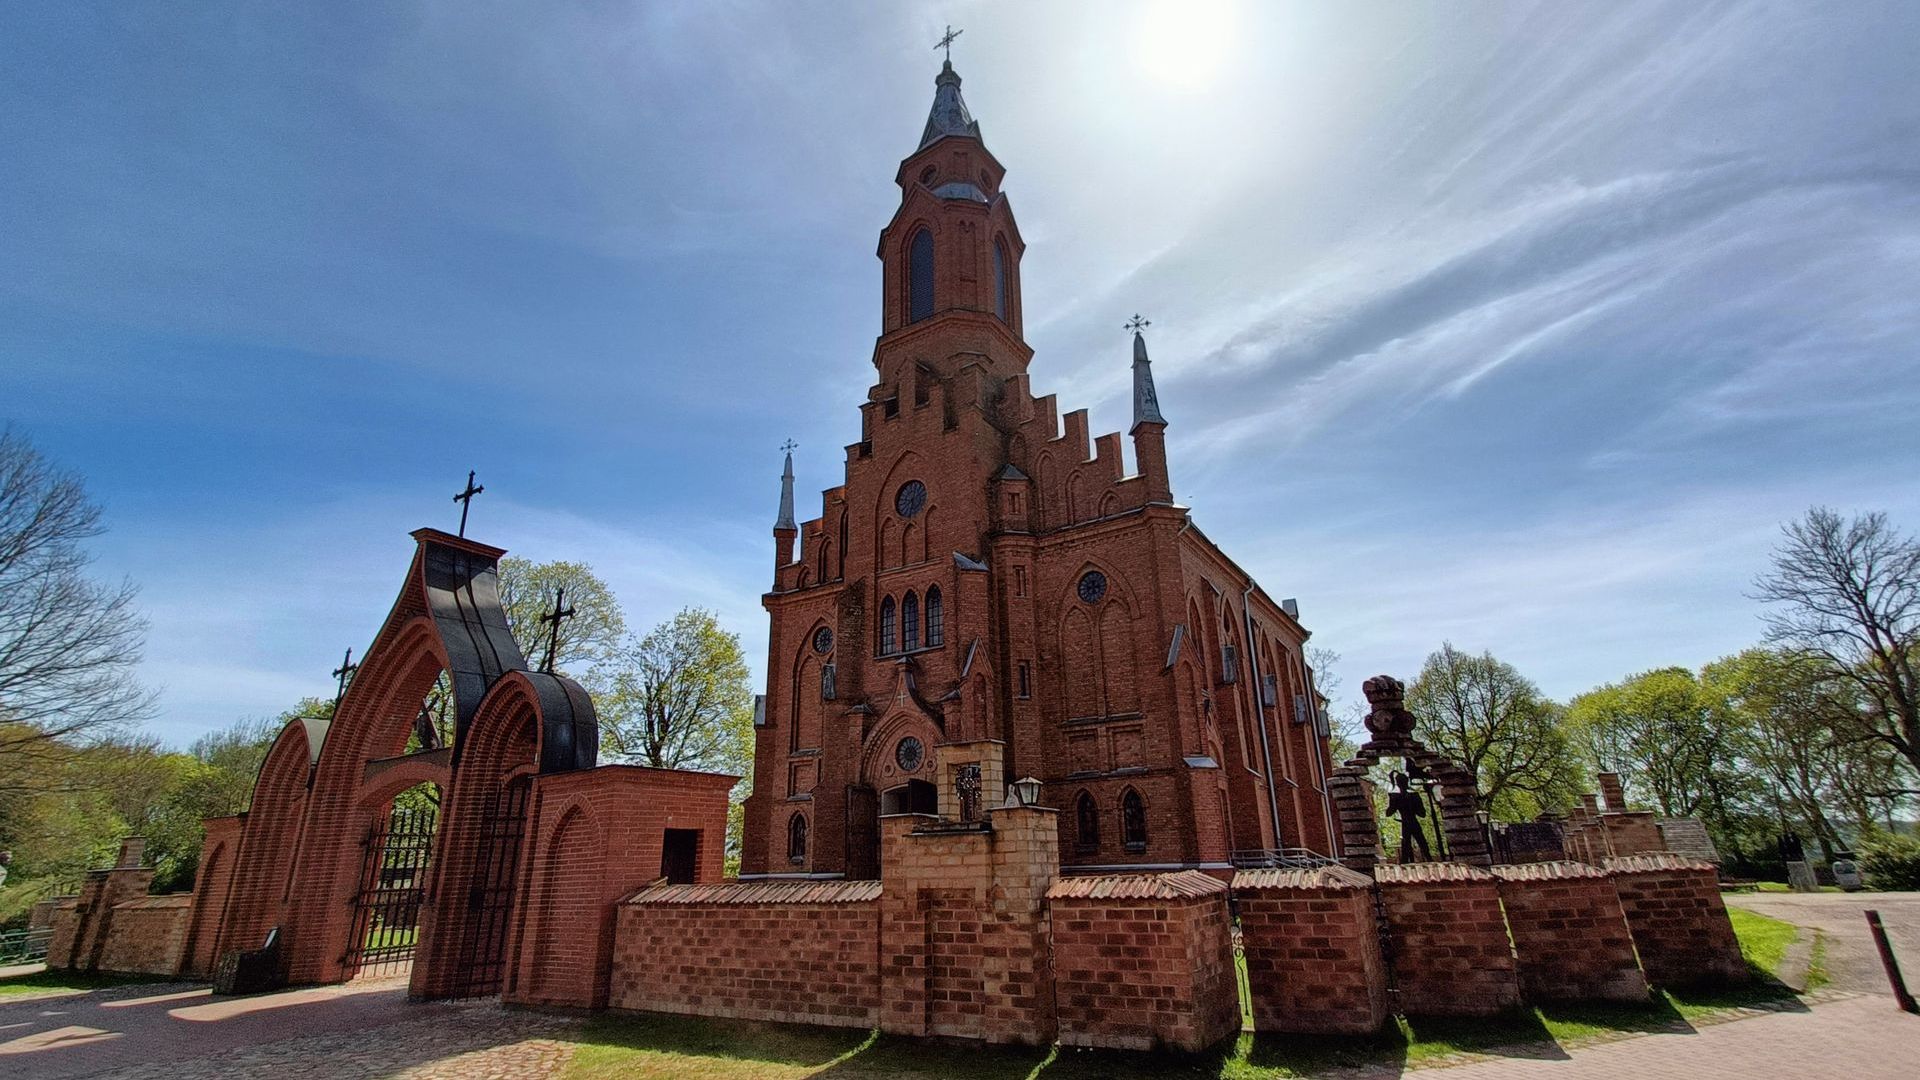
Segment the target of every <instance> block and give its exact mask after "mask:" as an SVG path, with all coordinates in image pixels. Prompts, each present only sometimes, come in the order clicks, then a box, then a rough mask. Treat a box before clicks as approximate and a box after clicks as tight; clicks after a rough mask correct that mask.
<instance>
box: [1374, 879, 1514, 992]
mask: <svg viewBox="0 0 1920 1080" xmlns="http://www.w3.org/2000/svg"><path fill="white" fill-rule="evenodd" d="M1374 880H1375V881H1376V882H1377V883H1378V886H1379V889H1380V905H1381V910H1383V911H1384V912H1385V913H1386V917H1387V932H1388V943H1389V949H1390V953H1389V956H1388V961H1389V964H1390V966H1391V970H1392V971H1393V979H1394V985H1395V987H1396V988H1397V989H1398V990H1399V999H1400V1000H1399V1007H1400V1011H1401V1012H1404V1013H1406V1014H1408V1015H1409V1016H1487V1015H1491V1014H1494V1013H1499V1012H1503V1011H1505V1010H1507V1009H1512V1008H1516V1007H1518V1006H1519V1004H1520V1000H1521V999H1520V979H1519V971H1518V969H1517V967H1516V966H1515V963H1514V957H1513V944H1512V942H1511V941H1510V940H1509V939H1508V937H1507V920H1506V917H1505V915H1504V914H1503V913H1502V911H1501V908H1500V891H1499V887H1498V884H1497V881H1496V879H1495V878H1494V876H1493V875H1492V874H1491V873H1489V872H1487V871H1486V870H1482V869H1480V868H1479V867H1473V866H1465V865H1462V864H1460V863H1420V864H1414V865H1398V864H1382V865H1380V866H1377V867H1375V868H1374Z"/></svg>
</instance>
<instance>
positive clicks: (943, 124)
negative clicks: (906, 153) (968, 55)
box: [919, 60, 980, 150]
mask: <svg viewBox="0 0 1920 1080" xmlns="http://www.w3.org/2000/svg"><path fill="white" fill-rule="evenodd" d="M949 135H965V136H967V137H969V138H974V139H978V138H980V125H979V124H978V123H976V122H975V121H974V119H973V114H972V113H971V112H968V111H967V99H965V98H963V97H961V96H960V75H959V73H958V72H956V71H954V70H953V61H951V60H949V61H947V62H946V63H945V64H943V65H941V68H940V74H939V75H938V76H936V77H935V78H934V80H933V109H932V110H931V111H930V112H928V114H927V127H926V130H925V131H922V132H921V133H920V147H919V149H922V150H924V149H926V148H927V147H928V146H931V145H932V144H934V143H935V142H938V141H939V140H941V139H944V138H946V137H947V136H949Z"/></svg>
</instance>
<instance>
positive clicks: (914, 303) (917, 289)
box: [907, 229, 933, 323]
mask: <svg viewBox="0 0 1920 1080" xmlns="http://www.w3.org/2000/svg"><path fill="white" fill-rule="evenodd" d="M932 314H933V234H932V233H930V232H928V231H927V230H925V229H921V230H920V231H919V232H917V233H914V234H913V242H912V243H911V244H909V245H908V247H907V321H908V322H910V323H917V322H919V321H920V320H921V319H925V318H927V317H929V316H931V315H932Z"/></svg>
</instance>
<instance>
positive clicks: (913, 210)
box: [741, 63, 1336, 878]
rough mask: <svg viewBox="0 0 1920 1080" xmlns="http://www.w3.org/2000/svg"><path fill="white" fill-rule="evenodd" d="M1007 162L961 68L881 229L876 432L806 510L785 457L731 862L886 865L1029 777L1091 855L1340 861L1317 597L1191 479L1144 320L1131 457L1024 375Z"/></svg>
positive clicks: (1086, 861) (946, 86) (1168, 862)
mask: <svg viewBox="0 0 1920 1080" xmlns="http://www.w3.org/2000/svg"><path fill="white" fill-rule="evenodd" d="M1005 172H1006V170H1005V169H1004V168H1003V167H1002V166H1001V164H1000V162H999V161H998V160H996V159H995V158H994V156H993V154H992V153H991V152H989V151H988V149H987V147H986V143H985V142H984V141H983V140H982V138H981V133H980V125H979V124H978V123H976V122H975V121H974V119H973V117H972V115H971V114H970V113H969V112H968V110H967V105H966V102H965V101H964V100H963V99H962V98H961V95H960V76H959V75H958V74H956V73H955V72H954V70H953V66H952V64H951V63H949V64H947V65H946V66H945V67H944V68H943V69H942V70H941V72H940V74H939V76H938V78H937V79H936V80H935V90H934V100H933V110H932V114H931V115H930V116H929V117H928V119H927V125H926V129H925V131H924V133H923V134H922V136H921V138H920V143H919V146H918V148H917V149H915V150H914V151H913V153H912V154H911V155H909V156H908V157H907V159H906V160H905V161H903V162H902V163H901V164H900V169H899V173H898V175H897V176H896V178H895V179H896V182H897V183H898V184H899V185H900V189H901V200H900V207H899V209H898V210H896V211H895V212H894V215H893V219H892V220H891V221H890V222H888V224H887V226H886V227H885V228H884V229H882V230H881V233H880V247H879V257H880V261H881V267H882V270H881V293H882V317H881V334H880V338H879V340H878V341H877V342H876V343H875V346H874V351H873V365H874V367H875V369H876V370H877V373H878V377H877V379H876V381H875V382H874V384H873V387H872V389H870V390H869V391H868V393H867V400H866V401H865V402H863V403H862V404H861V407H860V435H859V439H858V441H856V442H854V443H853V444H852V445H849V446H848V447H847V461H846V478H845V480H844V481H843V482H842V483H841V484H840V485H839V486H837V487H833V488H830V489H828V490H827V491H825V492H824V493H823V496H822V505H821V508H820V513H819V516H817V517H815V518H813V519H812V520H809V521H805V522H802V523H799V524H797V525H796V523H795V519H794V510H793V506H794V504H793V458H792V455H791V453H789V454H788V456H787V462H786V471H785V475H784V476H783V478H782V481H781V493H780V514H779V518H778V520H777V521H776V522H775V523H774V528H773V535H774V549H775V558H774V581H773V588H772V590H771V591H770V592H768V593H767V594H766V596H765V598H764V603H765V605H766V608H767V611H768V612H769V614H770V615H771V617H772V631H771V640H770V644H769V655H768V663H767V671H768V680H767V691H766V694H765V695H764V698H763V700H762V702H761V708H760V709H759V711H758V715H757V716H756V725H757V731H756V735H757V747H756V751H755V759H754V786H753V794H752V796H751V797H750V798H749V799H748V800H747V804H746V834H745V835H746V839H745V850H744V853H743V857H742V862H741V876H742V877H743V878H756V877H788V876H797V877H813V878H837V877H847V878H874V877H878V876H879V873H880V865H879V842H880V828H879V819H880V818H881V816H883V815H888V814H899V813H914V812H919V813H936V812H937V813H939V814H941V816H943V817H946V818H949V819H953V820H956V821H961V822H968V821H979V820H981V818H982V816H983V815H982V813H981V811H982V810H983V809H984V808H986V807H991V806H997V805H999V804H1000V802H1001V801H1002V800H1003V799H1004V798H1005V788H1006V785H1007V784H1008V783H1010V782H1012V781H1013V780H1015V779H1017V778H1021V777H1027V776H1031V777H1034V778H1037V779H1039V780H1041V781H1042V782H1043V784H1044V787H1043V794H1042V797H1041V800H1040V801H1041V802H1042V803H1043V804H1045V805H1048V806H1053V807H1057V808H1059V810H1060V814H1059V823H1060V824H1059V829H1060V837H1059V839H1060V852H1061V855H1060V857H1061V861H1062V862H1063V863H1064V864H1065V865H1066V866H1067V867H1069V868H1072V869H1077V870H1083V871H1084V870H1091V869H1094V868H1115V867H1125V868H1153V869H1173V868H1197V869H1203V870H1212V871H1221V870H1225V869H1227V868H1228V867H1230V866H1232V865H1234V864H1235V863H1239V864H1241V865H1258V864H1262V863H1263V862H1264V863H1270V862H1271V861H1272V860H1273V859H1274V858H1276V856H1277V853H1278V852H1280V851H1281V850H1283V849H1306V850H1308V851H1311V852H1315V853H1319V854H1324V855H1332V854H1335V852H1334V851H1333V846H1334V840H1333V839H1332V837H1333V836H1334V834H1335V832H1336V830H1335V829H1334V828H1333V827H1332V813H1331V809H1330V806H1329V802H1328V799H1327V791H1326V789H1327V776H1328V773H1329V771H1330V768H1331V762H1330V759H1329V752H1328V740H1327V729H1326V724H1325V714H1324V710H1323V709H1322V708H1321V707H1320V706H1319V703H1318V697H1317V695H1316V693H1315V691H1314V688H1313V682H1312V672H1311V671H1310V670H1309V669H1308V667H1307V665H1306V662H1305V659H1304V657H1303V655H1302V646H1303V644H1304V642H1305V641H1306V638H1307V631H1306V630H1305V629H1303V628H1302V626H1301V624H1300V622H1299V619H1298V617H1297V616H1298V611H1297V608H1296V607H1295V605H1293V603H1292V602H1291V601H1286V602H1281V603H1276V602H1275V601H1274V600H1273V599H1272V598H1271V597H1269V596H1268V595H1267V594H1266V593H1265V592H1264V591H1263V590H1262V589H1261V588H1260V586H1259V585H1258V584H1256V583H1255V582H1254V581H1253V580H1252V579H1251V578H1250V577H1248V575H1247V573H1246V572H1245V571H1244V570H1242V569H1241V568H1240V567H1239V566H1238V565H1237V564H1236V563H1235V562H1234V561H1233V560H1232V559H1230V558H1228V557H1227V555H1226V554H1225V553H1224V552H1222V551H1221V550H1220V548H1219V547H1217V546H1216V545H1215V544H1214V543H1213V541H1211V540H1210V539H1208V538H1207V536H1206V535H1205V534H1204V533H1203V532H1201V531H1200V529H1199V527H1198V526H1197V525H1196V524H1195V523H1194V521H1193V518H1192V517H1191V515H1190V514H1189V513H1188V511H1187V509H1186V508H1185V507H1183V506H1181V505H1180V504H1179V503H1178V502H1177V501H1176V500H1175V499H1174V493H1173V487H1172V483H1171V481H1170V478H1169V474H1168V469H1167V460H1166V441H1165V433H1166V427H1167V421H1166V420H1165V418H1164V417H1163V416H1162V415H1161V412H1160V403H1159V399H1158V397H1157V396H1156V395H1155V393H1154V387H1153V374H1152V369H1151V367H1150V366H1149V363H1148V359H1147V346H1146V341H1145V339H1144V338H1143V337H1142V336H1141V334H1140V332H1139V330H1138V328H1137V327H1136V328H1135V333H1134V337H1133V355H1132V365H1133V426H1132V429H1131V431H1130V432H1129V434H1130V436H1131V439H1132V443H1133V448H1132V454H1131V457H1132V459H1133V467H1132V469H1131V471H1129V469H1128V466H1127V463H1126V462H1125V461H1124V460H1123V447H1122V443H1121V438H1120V435H1119V434H1118V433H1117V432H1116V433H1111V434H1105V435H1101V436H1099V437H1097V438H1094V439H1092V440H1091V441H1089V435H1088V430H1087V413H1086V410H1084V409H1080V410H1076V411H1074V412H1070V413H1067V414H1066V416H1065V417H1064V418H1063V417H1061V416H1060V415H1059V414H1058V408H1057V406H1056V404H1055V401H1054V398H1053V396H1052V395H1047V396H1044V397H1036V396H1035V395H1034V393H1033V389H1032V386H1031V384H1030V381H1029V380H1030V375H1029V372H1028V363H1029V361H1030V360H1031V359H1032V356H1033V350H1032V349H1031V348H1029V347H1028V345H1027V343H1026V341H1025V340H1024V338H1023V337H1022V334H1021V326H1022V321H1023V320H1022V315H1023V311H1022V304H1021V296H1020V257H1021V254H1022V253H1023V251H1024V250H1025V244H1024V243H1023V242H1022V241H1021V239H1020V229H1019V226H1018V225H1017V224H1016V223H1015V221H1014V216H1013V209H1012V206H1011V204H1010V203H1009V202H1008V199H1007V195H1006V193H1005V192H1004V191H1003V190H1002V188H1001V181H1002V179H1003V178H1004V176H1005ZM1116 362H1119V361H1118V359H1117V358H1116ZM942 781H944V782H942ZM943 803H944V804H948V805H942V804H943Z"/></svg>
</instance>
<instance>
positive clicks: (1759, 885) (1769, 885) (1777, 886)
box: [1753, 881, 1845, 893]
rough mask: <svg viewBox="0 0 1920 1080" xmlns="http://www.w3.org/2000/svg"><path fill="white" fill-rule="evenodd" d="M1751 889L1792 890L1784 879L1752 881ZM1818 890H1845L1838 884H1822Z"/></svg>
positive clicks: (1761, 890)
mask: <svg viewBox="0 0 1920 1080" xmlns="http://www.w3.org/2000/svg"><path fill="white" fill-rule="evenodd" d="M1753 891H1754V892H1768V893H1787V892H1792V891H1793V890H1792V889H1791V888H1789V887H1788V886H1787V883H1786V882H1784V881H1758V882H1755V883H1754V886H1753ZM1820 891H1821V892H1844V891H1845V890H1844V889H1842V888H1840V886H1838V885H1822V886H1820Z"/></svg>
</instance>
